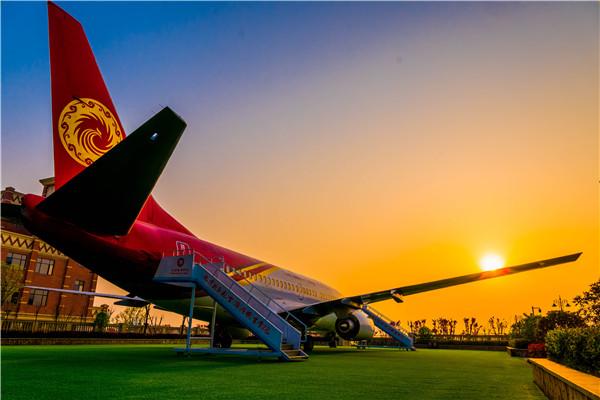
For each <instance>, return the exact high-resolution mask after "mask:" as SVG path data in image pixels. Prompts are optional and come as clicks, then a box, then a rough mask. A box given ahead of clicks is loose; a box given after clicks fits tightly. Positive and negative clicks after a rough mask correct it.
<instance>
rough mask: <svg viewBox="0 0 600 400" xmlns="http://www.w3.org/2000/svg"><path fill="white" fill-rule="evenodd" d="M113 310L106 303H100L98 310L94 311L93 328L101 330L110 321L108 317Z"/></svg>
mask: <svg viewBox="0 0 600 400" xmlns="http://www.w3.org/2000/svg"><path fill="white" fill-rule="evenodd" d="M112 313H113V311H112V310H111V309H110V308H109V307H108V304H102V305H101V306H100V311H97V312H96V315H95V318H94V329H97V330H99V331H100V332H103V331H104V330H105V329H106V327H107V326H108V324H109V323H110V317H111V315H112Z"/></svg>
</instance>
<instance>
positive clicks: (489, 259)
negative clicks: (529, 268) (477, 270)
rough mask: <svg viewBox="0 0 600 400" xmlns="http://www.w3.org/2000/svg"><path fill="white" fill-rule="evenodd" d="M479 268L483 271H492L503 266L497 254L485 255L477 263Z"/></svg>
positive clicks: (502, 261)
mask: <svg viewBox="0 0 600 400" xmlns="http://www.w3.org/2000/svg"><path fill="white" fill-rule="evenodd" d="M479 266H480V267H481V269H482V270H484V271H492V270H494V269H498V268H502V267H503V266H504V260H503V259H502V257H500V256H499V255H498V254H486V255H485V256H483V258H482V259H481V260H480V261H479Z"/></svg>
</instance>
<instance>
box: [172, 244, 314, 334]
mask: <svg viewBox="0 0 600 400" xmlns="http://www.w3.org/2000/svg"><path fill="white" fill-rule="evenodd" d="M189 254H192V255H193V260H194V261H195V260H196V255H198V256H200V257H201V258H202V259H203V260H204V261H206V262H208V263H211V264H214V263H215V260H214V259H212V258H209V257H206V256H205V255H204V254H202V253H200V252H199V251H196V250H194V249H191V248H186V249H175V250H174V251H173V255H174V256H183V255H189ZM217 258H218V261H217V262H219V263H222V269H223V270H224V269H225V267H229V270H231V272H232V273H234V274H236V275H237V276H239V277H240V278H241V279H243V280H244V281H246V282H247V283H248V285H249V286H250V288H251V289H250V290H248V289H246V288H244V290H246V291H247V292H248V293H250V294H252V291H257V292H258V293H260V294H261V295H262V296H263V297H264V298H266V299H268V301H267V303H264V302H263V300H261V302H263V304H265V306H266V307H267V308H268V309H269V311H270V312H271V313H273V310H272V308H271V307H270V304H274V305H275V306H276V307H277V308H278V309H279V310H281V312H275V314H277V315H279V317H281V318H283V319H284V320H285V321H286V322H288V323H289V321H288V318H289V317H291V318H292V319H294V320H296V321H297V322H298V323H299V324H300V325H301V326H302V327H303V328H304V329H303V331H302V332H300V331H298V329H296V328H295V327H294V326H293V325H290V327H291V328H292V329H294V330H295V331H297V332H298V333H299V334H300V340H301V341H304V340H305V339H306V337H305V335H306V332H307V331H308V328H307V326H306V324H305V323H304V322H302V321H301V320H300V319H299V318H298V317H296V316H295V315H294V314H292V313H290V312H289V311H288V310H286V309H285V308H284V307H283V306H282V305H281V304H279V303H277V302H276V301H275V300H274V299H273V298H271V296H269V295H268V294H266V293H265V292H263V291H262V290H260V288H259V287H258V286H256V285H254V284H253V283H252V281H250V279H248V278H246V277H245V276H244V274H243V273H241V272H239V271H238V270H237V269H235V268H233V267H232V266H231V265H229V264H227V263H226V262H225V257H224V256H218V257H217ZM223 272H224V273H225V274H227V272H226V271H225V270H224V271H223ZM236 283H237V282H236ZM238 285H239V284H238ZM240 286H241V285H240ZM255 311H256V310H255ZM280 313H281V314H285V315H286V316H285V317H282V316H281V315H280ZM259 314H260V313H259ZM261 315H262V314H261ZM263 317H265V318H266V319H268V318H267V316H263Z"/></svg>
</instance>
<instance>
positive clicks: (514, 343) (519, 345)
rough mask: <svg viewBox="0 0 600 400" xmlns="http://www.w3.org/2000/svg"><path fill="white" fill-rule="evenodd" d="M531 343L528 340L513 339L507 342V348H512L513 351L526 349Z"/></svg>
mask: <svg viewBox="0 0 600 400" xmlns="http://www.w3.org/2000/svg"><path fill="white" fill-rule="evenodd" d="M529 343H531V341H530V340H529V339H520V338H513V339H510V340H509V341H508V347H514V348H515V349H526V348H527V346H528V345H529Z"/></svg>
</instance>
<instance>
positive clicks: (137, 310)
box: [115, 307, 146, 327]
mask: <svg viewBox="0 0 600 400" xmlns="http://www.w3.org/2000/svg"><path fill="white" fill-rule="evenodd" d="M145 319H146V310H145V309H144V307H127V308H125V309H124V310H123V311H121V312H120V313H119V314H118V315H117V316H116V317H115V320H116V322H117V323H118V324H123V325H126V326H128V327H132V326H142V325H144V321H145Z"/></svg>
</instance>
